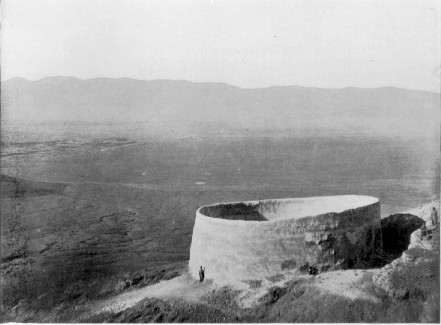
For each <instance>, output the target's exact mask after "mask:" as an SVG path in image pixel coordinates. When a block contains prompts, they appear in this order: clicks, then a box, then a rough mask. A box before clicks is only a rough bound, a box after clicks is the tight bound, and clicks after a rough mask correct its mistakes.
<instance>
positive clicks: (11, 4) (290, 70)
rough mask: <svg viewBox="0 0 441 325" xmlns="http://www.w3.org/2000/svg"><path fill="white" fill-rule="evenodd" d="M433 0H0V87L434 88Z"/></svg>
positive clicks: (436, 38)
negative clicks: (86, 83)
mask: <svg viewBox="0 0 441 325" xmlns="http://www.w3.org/2000/svg"><path fill="white" fill-rule="evenodd" d="M439 22H440V1H438V0H434V1H424V0H414V1H403V0H400V1H391V0H381V1H357V0H345V1H333V0H326V1H322V0H316V1H314V0H304V1H303V0H301V1H300V0H299V1H295V0H292V1H291V0H290V1H279V0H265V1H264V0H226V1H219V0H199V1H195V0H176V1H167V0H165V1H164V0H160V1H159V0H157V1H139V0H130V1H128V0H57V1H55V0H52V1H49V0H26V1H24V0H3V1H2V39H1V41H2V53H1V54H2V55H1V59H2V65H1V72H2V80H5V79H9V78H11V77H15V76H20V77H24V78H27V79H31V80H35V79H40V78H43V77H46V76H53V75H64V76H76V77H79V78H94V77H112V78H119V77H131V78H136V79H186V80H191V81H222V82H227V83H230V84H233V85H237V86H241V87H247V88H248V87H266V86H271V85H299V86H315V87H324V88H339V87H347V86H356V87H380V86H396V87H403V88H411V89H424V90H432V91H439V87H440V78H439V73H440V62H439V61H440V44H439V43H440V25H439Z"/></svg>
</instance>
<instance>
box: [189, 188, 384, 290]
mask: <svg viewBox="0 0 441 325" xmlns="http://www.w3.org/2000/svg"><path fill="white" fill-rule="evenodd" d="M381 245H382V240H381V219H380V203H379V200H378V199H377V198H374V197H370V196H359V195H342V196H323V197H310V198H295V199H277V200H262V201H248V202H235V203H222V204H215V205H208V206H203V207H201V208H200V209H199V210H198V211H197V212H196V221H195V225H194V228H193V237H192V243H191V249H190V263H189V268H190V273H191V275H192V276H193V277H194V278H198V272H199V267H200V266H203V267H205V277H206V279H212V280H213V281H215V282H217V283H234V282H242V281H247V280H264V279H265V278H268V277H271V276H275V275H279V274H283V273H284V272H287V271H293V270H294V271H295V270H298V269H300V268H302V267H303V268H305V267H306V266H316V267H318V268H319V269H323V270H326V269H329V268H351V267H354V266H356V265H357V263H360V262H366V261H369V260H371V259H372V258H373V257H374V254H375V251H376V250H378V249H381Z"/></svg>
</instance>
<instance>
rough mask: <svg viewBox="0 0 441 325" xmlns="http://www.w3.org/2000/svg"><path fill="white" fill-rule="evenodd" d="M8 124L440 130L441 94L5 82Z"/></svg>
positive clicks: (104, 81) (68, 80)
mask: <svg viewBox="0 0 441 325" xmlns="http://www.w3.org/2000/svg"><path fill="white" fill-rule="evenodd" d="M1 92H2V119H3V121H35V122H44V121H80V122H109V121H114V122H136V121H137V122H146V123H147V124H148V125H152V127H156V128H167V127H169V126H170V125H181V126H184V127H189V128H191V127H201V128H204V127H206V128H207V127H208V128H209V127H211V126H216V125H218V126H219V125H220V126H222V127H226V128H228V127H230V128H239V129H240V128H246V129H273V130H279V129H280V130H302V129H306V128H309V129H326V130H330V131H331V132H332V130H336V131H344V132H359V131H368V132H375V133H381V134H383V133H386V134H389V133H390V134H405V133H409V132H410V133H415V134H419V133H421V134H429V133H433V132H438V130H439V122H440V94H438V93H433V92H426V91H415V90H406V89H399V88H393V87H383V88H374V89H362V88H343V89H319V88H305V87H297V86H287V87H268V88H259V89H244V88H239V87H235V86H231V85H228V84H224V83H194V82H189V81H175V80H153V81H144V80H134V79H129V78H121V79H108V78H97V79H89V80H81V79H78V78H74V77H48V78H44V79H41V80H38V81H29V80H25V79H22V78H13V79H10V80H7V81H4V82H2V83H1Z"/></svg>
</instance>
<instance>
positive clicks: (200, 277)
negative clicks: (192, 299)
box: [199, 265, 205, 282]
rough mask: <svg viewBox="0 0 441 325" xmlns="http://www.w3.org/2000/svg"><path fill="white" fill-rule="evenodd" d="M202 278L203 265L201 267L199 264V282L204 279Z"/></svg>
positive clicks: (203, 275)
mask: <svg viewBox="0 0 441 325" xmlns="http://www.w3.org/2000/svg"><path fill="white" fill-rule="evenodd" d="M204 278H205V267H204V268H202V265H201V268H200V269H199V282H202V281H204Z"/></svg>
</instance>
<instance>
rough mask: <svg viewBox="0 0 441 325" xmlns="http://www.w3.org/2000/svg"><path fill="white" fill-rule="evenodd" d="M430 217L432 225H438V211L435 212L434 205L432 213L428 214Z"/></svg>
mask: <svg viewBox="0 0 441 325" xmlns="http://www.w3.org/2000/svg"><path fill="white" fill-rule="evenodd" d="M430 218H431V219H432V224H433V226H434V227H436V226H437V225H438V221H439V220H438V213H437V212H436V209H435V207H433V209H432V213H431V214H430Z"/></svg>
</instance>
